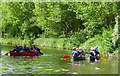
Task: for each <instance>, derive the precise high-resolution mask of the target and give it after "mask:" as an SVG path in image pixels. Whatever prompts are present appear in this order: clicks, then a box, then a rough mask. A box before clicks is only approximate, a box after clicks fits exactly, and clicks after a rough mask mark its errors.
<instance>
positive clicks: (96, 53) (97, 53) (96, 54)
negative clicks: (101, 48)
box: [94, 47, 100, 56]
mask: <svg viewBox="0 0 120 76" xmlns="http://www.w3.org/2000/svg"><path fill="white" fill-rule="evenodd" d="M94 51H95V56H100V53H99V52H98V47H96V48H95V50H94Z"/></svg>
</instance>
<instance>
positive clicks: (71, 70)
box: [1, 46, 118, 74]
mask: <svg viewBox="0 0 120 76" xmlns="http://www.w3.org/2000/svg"><path fill="white" fill-rule="evenodd" d="M11 49H13V46H2V51H1V63H2V64H1V65H2V67H1V70H2V74H118V61H117V60H100V61H99V62H95V63H90V62H89V61H88V60H87V59H86V60H85V61H73V60H72V59H70V60H64V59H63V57H64V55H70V53H71V52H72V51H71V52H70V50H61V49H56V48H43V47H40V50H41V51H42V52H43V53H44V55H42V56H39V57H34V58H32V57H22V56H19V57H10V56H6V55H4V54H5V53H7V52H9V50H11Z"/></svg>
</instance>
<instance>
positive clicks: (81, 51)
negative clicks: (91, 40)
mask: <svg viewBox="0 0 120 76" xmlns="http://www.w3.org/2000/svg"><path fill="white" fill-rule="evenodd" d="M79 53H80V54H79V55H80V56H82V57H85V51H83V49H82V47H79Z"/></svg>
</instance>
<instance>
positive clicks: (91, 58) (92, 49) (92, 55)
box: [88, 47, 95, 61]
mask: <svg viewBox="0 0 120 76" xmlns="http://www.w3.org/2000/svg"><path fill="white" fill-rule="evenodd" d="M88 54H90V61H95V52H94V48H93V47H91V51H90V52H89V53H88Z"/></svg>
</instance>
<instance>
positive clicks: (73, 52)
mask: <svg viewBox="0 0 120 76" xmlns="http://www.w3.org/2000/svg"><path fill="white" fill-rule="evenodd" d="M75 52H76V48H75V47H73V51H72V54H71V57H73V56H74V54H75Z"/></svg>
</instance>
